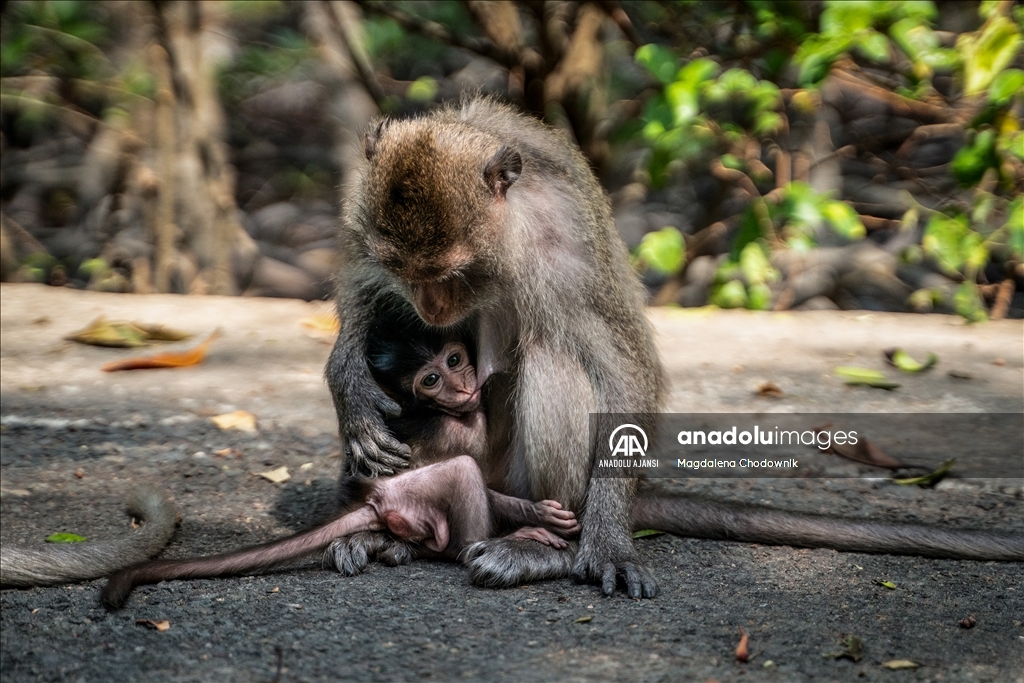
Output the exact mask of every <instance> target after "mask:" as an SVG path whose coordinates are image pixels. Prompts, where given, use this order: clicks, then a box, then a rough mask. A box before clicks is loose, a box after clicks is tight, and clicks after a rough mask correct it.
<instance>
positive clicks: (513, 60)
mask: <svg viewBox="0 0 1024 683" xmlns="http://www.w3.org/2000/svg"><path fill="white" fill-rule="evenodd" d="M355 2H356V4H357V5H359V6H360V7H362V8H363V10H364V11H367V12H373V13H375V14H380V15H382V16H385V17H390V18H391V19H394V20H395V21H397V22H398V24H399V25H400V26H401V27H402V28H404V29H405V30H406V31H411V32H413V33H418V34H420V35H421V36H425V37H427V38H431V39H433V40H438V41H440V42H442V43H447V44H449V45H453V46H455V47H461V48H462V49H464V50H469V51H470V52H474V53H476V54H478V55H480V56H482V57H487V58H488V59H493V60H494V61H496V62H498V63H499V64H501V65H502V66H504V67H506V68H508V69H512V68H515V67H516V66H518V65H519V61H520V54H519V52H518V51H514V52H509V51H508V50H503V49H502V48H500V47H498V46H497V45H495V44H494V43H493V42H491V41H490V40H488V39H486V38H474V37H463V36H460V35H457V34H455V33H452V32H451V31H449V30H448V28H447V27H446V26H444V25H442V24H439V23H437V22H436V21H431V20H430V19H424V18H422V17H418V16H416V15H414V14H410V13H409V12H406V11H405V10H401V9H398V8H397V7H391V6H390V5H387V4H385V3H379V2H374V3H370V2H367V1H366V0H355Z"/></svg>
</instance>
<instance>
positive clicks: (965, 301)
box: [953, 282, 988, 323]
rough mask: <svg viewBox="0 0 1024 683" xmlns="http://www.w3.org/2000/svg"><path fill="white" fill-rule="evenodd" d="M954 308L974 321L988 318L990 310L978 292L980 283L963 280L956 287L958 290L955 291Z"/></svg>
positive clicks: (982, 320)
mask: <svg viewBox="0 0 1024 683" xmlns="http://www.w3.org/2000/svg"><path fill="white" fill-rule="evenodd" d="M953 310H954V311H956V313H957V315H959V316H961V317H963V318H965V319H966V320H969V321H971V322H972V323H980V322H984V321H986V320H988V312H987V311H986V310H985V304H984V303H982V301H981V295H980V294H979V293H978V285H976V284H974V283H973V282H962V283H960V286H959V287H957V288H956V292H954V293H953Z"/></svg>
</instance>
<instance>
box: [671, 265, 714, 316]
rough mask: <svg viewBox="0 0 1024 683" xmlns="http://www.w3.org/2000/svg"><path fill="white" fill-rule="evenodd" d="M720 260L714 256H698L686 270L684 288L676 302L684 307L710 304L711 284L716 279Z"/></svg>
mask: <svg viewBox="0 0 1024 683" xmlns="http://www.w3.org/2000/svg"><path fill="white" fill-rule="evenodd" d="M717 267H718V258H716V257H714V256H698V257H697V258H695V259H693V261H691V262H690V265H689V266H687V268H686V276H685V279H684V280H683V287H682V289H680V290H679V295H678V296H677V297H676V302H677V303H678V304H679V305H680V306H683V307H696V306H703V305H705V304H707V302H708V295H709V293H710V290H711V283H712V282H713V281H714V279H715V269H716V268H717Z"/></svg>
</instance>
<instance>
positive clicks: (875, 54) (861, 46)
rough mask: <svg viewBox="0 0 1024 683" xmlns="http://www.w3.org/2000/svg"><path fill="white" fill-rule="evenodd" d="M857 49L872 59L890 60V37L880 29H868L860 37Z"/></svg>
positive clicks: (885, 61)
mask: <svg viewBox="0 0 1024 683" xmlns="http://www.w3.org/2000/svg"><path fill="white" fill-rule="evenodd" d="M857 49H858V50H860V51H861V52H862V53H863V54H864V56H865V57H867V58H868V59H870V60H872V61H875V62H881V63H887V62H888V61H889V39H888V38H887V37H885V35H884V34H881V33H879V32H878V31H868V32H866V33H864V34H863V35H862V36H861V37H860V38H858V39H857Z"/></svg>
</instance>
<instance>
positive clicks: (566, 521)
mask: <svg viewBox="0 0 1024 683" xmlns="http://www.w3.org/2000/svg"><path fill="white" fill-rule="evenodd" d="M533 511H534V512H535V513H536V515H537V522H538V525H539V526H541V527H544V528H545V529H547V530H548V531H552V532H554V533H556V534H558V535H559V536H562V537H563V538H573V537H574V536H576V535H577V534H579V533H580V523H579V522H578V521H577V520H576V515H575V514H573V512H572V510H564V509H562V504H561V503H559V502H558V501H557V500H542V501H540V502H539V503H534V504H533ZM548 545H551V544H550V543H549V544H548Z"/></svg>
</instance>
